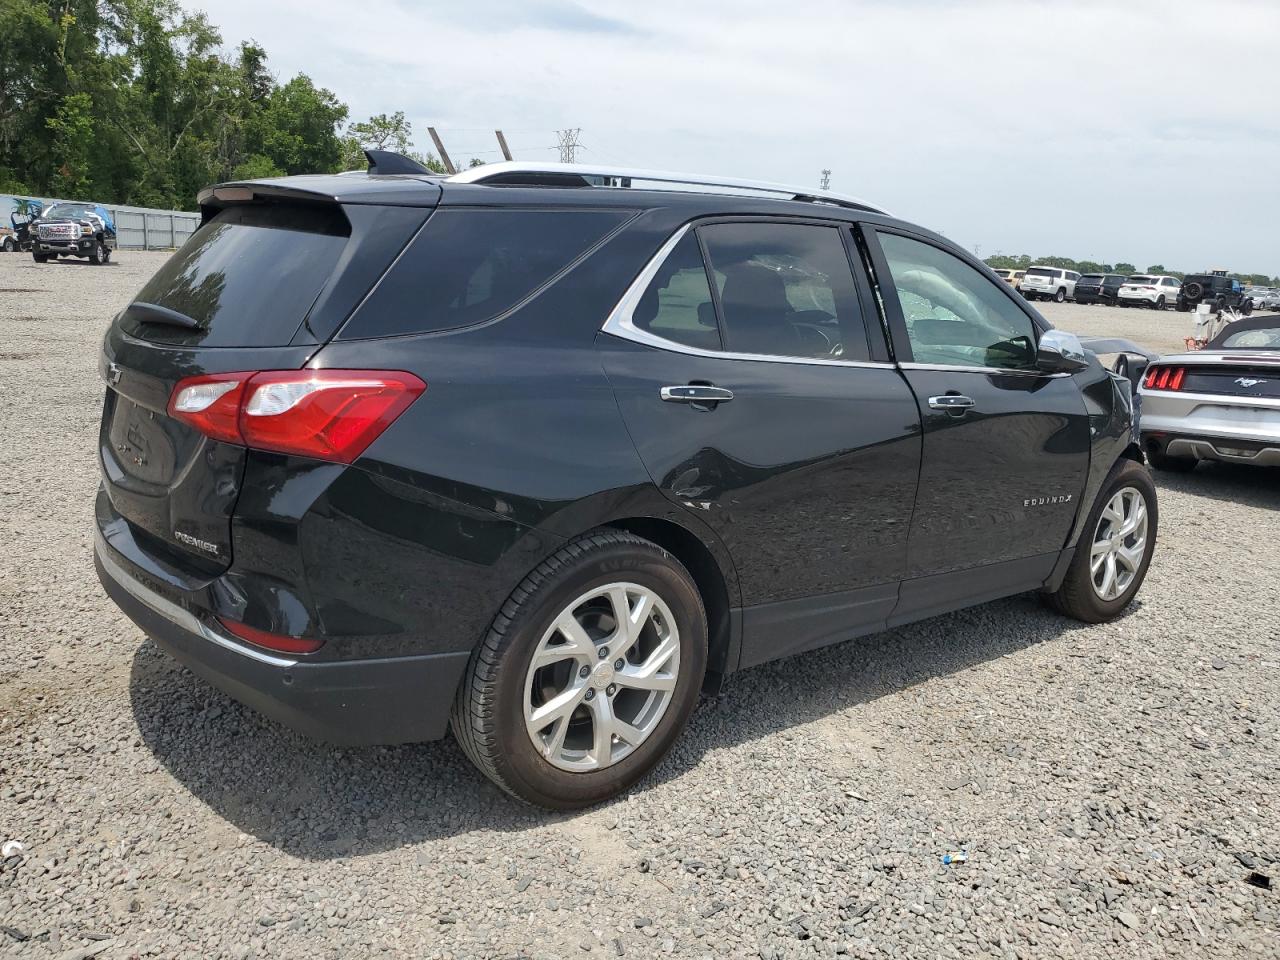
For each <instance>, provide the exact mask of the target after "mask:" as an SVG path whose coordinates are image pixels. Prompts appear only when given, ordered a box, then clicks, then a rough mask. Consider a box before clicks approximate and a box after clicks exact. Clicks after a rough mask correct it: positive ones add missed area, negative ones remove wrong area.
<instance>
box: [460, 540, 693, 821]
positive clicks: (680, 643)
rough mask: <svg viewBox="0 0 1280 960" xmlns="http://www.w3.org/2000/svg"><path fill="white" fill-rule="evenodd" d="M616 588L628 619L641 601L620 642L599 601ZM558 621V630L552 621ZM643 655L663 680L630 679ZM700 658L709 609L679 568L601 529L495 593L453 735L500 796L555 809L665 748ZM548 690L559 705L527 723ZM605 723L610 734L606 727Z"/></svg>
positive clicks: (623, 786)
mask: <svg viewBox="0 0 1280 960" xmlns="http://www.w3.org/2000/svg"><path fill="white" fill-rule="evenodd" d="M593 591H596V592H594V593H593ZM619 594H621V596H622V598H623V600H621V601H617V602H621V603H625V604H626V605H627V609H628V611H629V612H630V614H631V615H633V616H634V615H637V613H638V612H639V611H641V610H643V609H644V608H643V607H642V605H641V604H642V602H643V599H644V598H645V597H649V598H650V600H649V604H650V605H649V607H648V612H646V613H643V615H642V616H643V619H642V621H641V622H640V624H639V626H638V627H636V628H634V631H633V632H632V633H630V634H629V635H628V638H627V639H622V637H621V635H622V633H623V630H622V628H621V627H620V626H619V620H620V617H618V616H615V615H614V614H613V613H612V612H611V611H617V610H619V607H618V606H617V605H616V603H615V601H614V600H613V599H612V598H613V597H616V596H618V595H619ZM633 598H634V600H633ZM655 598H656V599H655ZM633 603H634V604H635V605H634V607H633V606H632V604H633ZM664 608H665V611H666V612H664ZM667 613H669V614H670V618H671V622H670V623H668V622H667V617H666V614H667ZM566 621H567V622H568V626H569V628H571V629H570V630H569V632H567V633H566V632H565V631H564V630H561V629H560V627H559V626H558V625H559V624H562V623H566ZM575 623H576V624H577V625H578V627H577V628H573V624H575ZM579 629H580V630H581V632H578V631H579ZM574 637H577V639H576V640H574ZM610 644H612V649H608V650H607V651H606V652H605V653H603V654H602V653H601V651H602V650H604V649H605V648H606V647H609V645H610ZM562 648H563V649H564V650H565V651H567V652H560V651H561V649H562ZM669 648H674V654H673V653H667V652H665V651H666V650H667V649H669ZM579 651H585V652H584V653H581V655H579ZM535 656H536V657H537V658H538V662H539V663H542V664H544V666H540V667H539V666H535ZM597 657H598V659H597ZM615 658H616V659H615ZM659 658H661V663H657V660H658V659H659ZM618 663H623V665H624V666H623V667H622V668H618V667H617V664H618ZM652 664H656V665H654V666H653V668H652V669H653V671H654V676H658V675H659V674H661V679H662V683H663V684H664V687H663V689H662V690H659V689H658V688H657V687H656V686H643V685H640V686H636V685H634V684H638V683H639V681H638V680H636V678H635V676H634V674H635V673H636V671H641V672H643V671H644V670H645V669H647V668H648V666H649V665H652ZM662 664H666V666H662ZM672 664H674V667H673V666H672ZM706 665H707V616H706V611H705V609H704V608H703V604H702V598H701V596H700V595H699V594H698V589H697V587H696V586H695V584H694V582H693V578H692V577H690V576H689V572H688V571H687V570H686V569H685V568H684V566H683V565H681V564H680V562H679V561H677V560H676V559H675V558H674V557H672V556H671V555H670V554H669V553H667V552H666V551H665V550H663V549H662V548H661V547H659V546H657V545H656V544H653V543H650V542H649V541H648V540H643V539H641V538H640V537H637V536H634V535H632V534H629V533H624V532H621V531H616V530H601V531H599V532H596V533H593V534H588V535H586V536H583V537H581V538H579V539H577V540H574V541H573V542H571V543H569V544H567V545H566V546H565V547H563V548H562V549H560V550H559V551H558V552H557V553H555V554H554V555H553V556H551V557H550V558H548V559H547V560H544V561H543V562H542V563H541V564H539V565H538V567H537V569H535V570H534V571H533V572H532V573H530V574H529V575H528V576H527V577H525V578H524V580H523V581H522V582H521V584H520V586H518V587H517V588H516V589H515V591H514V592H513V593H512V594H511V596H510V597H509V598H508V599H507V601H506V603H504V604H503V606H502V609H501V611H500V612H499V613H498V616H497V618H496V619H495V620H494V622H493V625H492V626H491V627H490V629H489V633H488V635H487V636H486V637H485V639H484V641H483V642H482V643H481V644H480V645H479V646H478V647H477V648H476V650H475V652H474V653H473V654H472V656H471V662H470V664H469V665H468V667H467V672H466V675H465V677H464V679H463V681H462V684H461V685H460V687H459V688H458V693H457V696H456V698H455V700H454V705H453V715H452V720H451V725H452V728H453V733H454V737H455V738H456V739H457V741H458V743H459V745H460V746H461V747H462V750H463V752H464V753H465V754H466V755H467V757H468V758H469V759H470V760H471V762H472V763H474V764H475V765H476V766H477V767H478V768H479V769H480V771H481V772H482V773H483V774H484V775H485V776H486V777H488V778H489V779H490V780H492V781H493V782H494V783H495V784H497V785H498V786H499V787H501V788H502V789H503V790H505V791H507V792H508V793H510V794H511V795H512V796H515V797H518V798H520V799H521V800H525V801H527V802H529V803H532V804H537V805H539V806H543V807H547V808H550V809H553V810H573V809H577V808H580V807H586V806H590V805H592V804H595V803H599V802H601V801H603V800H607V799H609V798H610V797H614V796H617V795H618V794H620V793H622V792H624V791H625V790H627V789H628V788H629V787H631V786H632V785H633V784H634V783H635V782H636V781H637V780H639V779H640V778H641V777H643V776H644V775H645V774H647V773H648V772H649V771H650V770H652V769H653V767H654V766H656V765H657V763H658V762H659V761H660V760H661V759H662V757H663V756H664V755H665V754H666V753H667V751H668V750H669V749H670V747H671V745H672V744H673V743H674V742H675V740H676V738H677V737H678V736H679V735H680V732H681V730H683V729H684V726H685V723H686V722H687V721H688V719H689V715H690V714H691V713H692V712H693V708H694V706H695V705H696V704H697V700H698V694H699V691H700V690H701V688H702V678H703V674H704V673H705V671H706ZM581 671H587V672H588V673H587V676H586V677H583V676H582V673H581ZM605 674H607V676H605ZM672 674H674V677H673V676H672ZM649 691H653V692H652V693H650V692H649ZM658 697H665V701H663V700H659V699H655V698H658ZM558 701H563V702H564V704H565V706H564V708H563V709H562V710H550V712H549V717H550V719H548V720H547V721H546V723H545V725H543V726H542V727H541V728H538V719H539V716H540V715H541V716H548V711H549V708H551V707H552V705H553V704H554V703H555V702H558ZM618 721H624V723H622V725H618ZM606 724H607V726H606ZM614 729H616V730H618V731H619V732H620V734H621V735H617V736H609V735H608V731H610V730H614ZM602 732H603V733H604V736H603V738H602V737H601V734H602ZM628 736H631V737H635V741H631V740H628V739H627V737H628ZM615 741H616V743H615ZM535 742H536V744H537V746H535Z"/></svg>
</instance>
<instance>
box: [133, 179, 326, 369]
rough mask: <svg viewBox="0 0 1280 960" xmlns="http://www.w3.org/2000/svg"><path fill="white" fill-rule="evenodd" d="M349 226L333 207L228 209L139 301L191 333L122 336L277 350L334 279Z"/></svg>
mask: <svg viewBox="0 0 1280 960" xmlns="http://www.w3.org/2000/svg"><path fill="white" fill-rule="evenodd" d="M350 229H351V228H350V225H349V224H348V223H347V219H346V217H344V216H343V215H342V211H341V210H340V209H339V208H338V207H335V206H321V205H314V206H301V205H293V206H291V205H287V204H271V205H265V204H249V205H244V206H235V207H228V208H227V209H225V210H222V211H221V212H219V213H218V214H217V216H215V217H214V218H213V219H212V220H210V221H209V222H208V223H206V224H204V225H203V226H201V227H200V229H198V230H197V231H196V232H195V233H194V234H192V236H191V239H190V240H188V241H187V243H186V245H185V246H183V248H182V249H181V250H179V251H178V252H177V253H176V254H174V256H173V257H172V258H170V260H169V261H168V262H167V263H165V265H164V266H163V267H161V268H160V269H159V271H157V272H156V274H155V276H153V277H152V278H151V281H150V282H149V283H148V284H147V285H146V286H145V287H143V288H142V292H141V293H139V294H138V297H137V299H138V301H139V302H141V303H153V304H157V305H159V306H162V307H166V308H168V309H169V310H174V311H176V312H178V313H181V314H185V315H186V316H187V317H189V318H190V319H192V320H193V321H195V323H196V325H197V327H198V329H196V330H189V329H185V328H183V327H180V326H169V325H163V326H162V325H159V324H153V323H142V322H140V321H138V320H137V319H136V318H134V317H130V315H129V314H126V315H125V318H124V319H123V320H122V321H121V325H122V327H123V328H124V329H125V330H126V331H127V332H129V333H131V334H133V335H134V336H137V337H142V338H144V339H147V340H155V341H160V342H164V343H183V344H200V345H202V346H207V347H265V346H280V345H282V344H286V343H288V342H289V341H290V340H292V339H293V335H294V333H296V332H297V330H298V327H299V326H300V325H301V323H302V320H303V318H304V317H306V315H307V311H308V310H309V309H310V308H311V304H312V303H314V302H315V299H316V296H317V295H318V294H319V293H320V291H321V290H322V289H323V288H324V285H325V283H326V282H327V281H328V280H329V277H330V276H331V275H332V273H333V268H334V265H335V264H337V262H338V257H339V256H340V255H341V254H342V248H343V247H345V246H346V244H347V237H348V234H349V233H350Z"/></svg>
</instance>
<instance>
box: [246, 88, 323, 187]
mask: <svg viewBox="0 0 1280 960" xmlns="http://www.w3.org/2000/svg"><path fill="white" fill-rule="evenodd" d="M346 118H347V108H346V105H345V104H343V103H341V102H340V101H339V100H338V98H337V97H335V96H334V95H333V94H332V93H331V92H330V91H328V90H325V89H324V88H323V87H317V86H315V84H313V83H312V82H311V78H310V77H308V76H307V75H306V74H303V73H300V74H298V75H297V76H296V77H294V78H293V79H292V80H290V81H289V82H288V83H286V84H284V86H282V87H279V88H277V89H276V90H275V91H273V92H272V94H271V97H270V99H269V101H268V102H267V105H266V109H264V110H263V111H262V114H261V116H260V117H258V118H256V120H257V122H256V125H255V133H256V134H257V139H258V142H259V144H260V146H261V149H260V150H255V151H254V152H257V153H261V154H262V155H263V156H266V157H269V158H270V159H271V160H272V162H274V163H275V165H276V166H277V167H279V168H280V169H281V170H283V171H285V173H289V174H297V173H334V172H336V171H338V170H340V169H341V167H342V143H341V142H340V141H339V139H338V133H337V129H338V125H339V124H340V123H341V122H342V121H343V120H345V119H346ZM251 142H252V141H251Z"/></svg>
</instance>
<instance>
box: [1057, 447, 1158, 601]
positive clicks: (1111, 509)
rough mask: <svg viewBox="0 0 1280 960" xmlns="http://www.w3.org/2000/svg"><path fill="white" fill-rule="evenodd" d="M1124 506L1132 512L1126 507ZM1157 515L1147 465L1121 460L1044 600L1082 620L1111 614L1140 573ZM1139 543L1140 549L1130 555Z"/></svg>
mask: <svg viewBox="0 0 1280 960" xmlns="http://www.w3.org/2000/svg"><path fill="white" fill-rule="evenodd" d="M1138 503H1140V504H1141V508H1140V509H1138V508H1137V506H1136V505H1137V504H1138ZM1117 505H1119V508H1118V509H1117ZM1129 509H1132V512H1127V511H1128V510H1129ZM1139 519H1140V520H1141V523H1140V526H1139V525H1137V524H1138V521H1139ZM1158 521H1159V507H1158V505H1157V503H1156V487H1155V484H1154V483H1152V481H1151V473H1150V471H1148V470H1147V468H1146V467H1145V466H1143V465H1142V464H1140V463H1135V462H1134V461H1132V460H1128V459H1125V460H1122V461H1121V463H1120V465H1119V467H1118V468H1117V469H1115V470H1113V471H1112V474H1111V477H1110V478H1109V479H1108V480H1107V483H1106V484H1105V485H1104V486H1103V488H1102V490H1101V491H1100V492H1099V494H1098V499H1097V500H1096V501H1095V502H1094V505H1093V509H1092V510H1090V511H1089V519H1088V521H1087V522H1086V524H1085V528H1084V532H1083V533H1081V534H1080V542H1079V543H1078V544H1077V545H1076V553H1075V556H1074V557H1073V558H1072V560H1071V565H1070V566H1069V567H1068V568H1067V575H1066V577H1065V578H1064V579H1063V581H1062V585H1061V586H1060V587H1058V589H1057V590H1055V591H1054V592H1052V593H1048V594H1045V600H1046V602H1047V603H1048V604H1049V605H1050V606H1051V607H1053V608H1054V609H1055V610H1057V611H1058V612H1059V613H1061V614H1064V615H1066V616H1068V617H1073V618H1074V619H1076V620H1082V621H1084V622H1085V623H1104V622H1106V621H1108V620H1113V619H1115V618H1116V617H1117V616H1119V615H1120V613H1121V611H1123V610H1124V608H1125V607H1127V606H1128V605H1129V604H1130V603H1131V602H1132V601H1133V598H1134V597H1135V596H1136V595H1137V593H1138V589H1139V588H1140V587H1141V586H1142V581H1143V580H1144V579H1145V578H1146V575H1147V568H1148V567H1149V566H1150V565H1151V555H1152V553H1153V552H1154V551H1155V545H1156V527H1157V525H1158ZM1131 523H1132V524H1134V526H1133V527H1132V528H1131V527H1130V524H1131ZM1117 544H1118V546H1117ZM1139 549H1140V551H1141V552H1140V555H1136V554H1137V551H1138V550H1139ZM1130 564H1131V565H1132V566H1130ZM1108 578H1110V579H1108ZM1099 581H1101V584H1100V583H1099ZM1113 594H1114V595H1113Z"/></svg>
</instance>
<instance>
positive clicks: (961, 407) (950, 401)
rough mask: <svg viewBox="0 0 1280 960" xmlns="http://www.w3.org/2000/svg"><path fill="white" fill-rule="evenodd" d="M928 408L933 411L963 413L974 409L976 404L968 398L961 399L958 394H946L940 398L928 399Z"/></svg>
mask: <svg viewBox="0 0 1280 960" xmlns="http://www.w3.org/2000/svg"><path fill="white" fill-rule="evenodd" d="M929 406H930V408H931V409H933V410H946V411H947V412H948V413H964V412H965V411H966V410H968V409H969V408H970V407H976V406H977V404H976V403H974V402H973V400H972V399H970V398H969V397H962V396H960V394H958V393H948V394H945V395H944V396H941V397H930V398H929Z"/></svg>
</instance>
